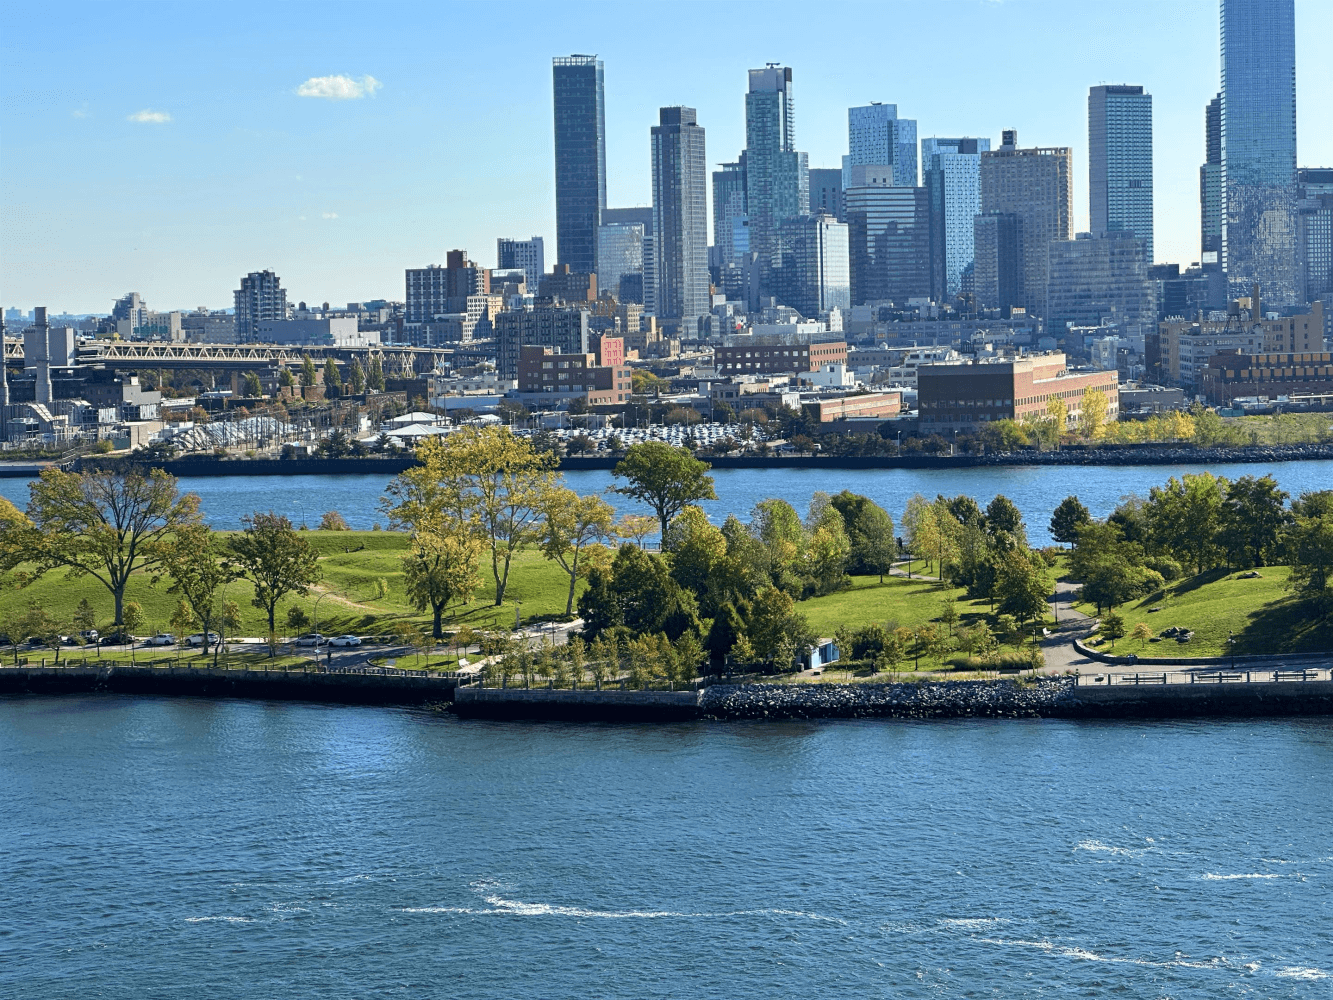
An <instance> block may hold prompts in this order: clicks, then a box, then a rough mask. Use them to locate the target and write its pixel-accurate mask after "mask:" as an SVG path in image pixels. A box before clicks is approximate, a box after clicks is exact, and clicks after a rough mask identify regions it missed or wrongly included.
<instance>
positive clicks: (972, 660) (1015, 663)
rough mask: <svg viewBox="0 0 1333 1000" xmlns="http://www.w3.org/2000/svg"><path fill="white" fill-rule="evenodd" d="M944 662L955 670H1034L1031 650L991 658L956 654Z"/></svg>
mask: <svg viewBox="0 0 1333 1000" xmlns="http://www.w3.org/2000/svg"><path fill="white" fill-rule="evenodd" d="M1038 652H1040V651H1038ZM944 662H945V664H946V665H948V666H949V667H952V668H953V669H954V670H978V671H987V670H988V671H996V670H1030V669H1032V653H1031V651H1029V650H1022V651H1020V650H1005V651H1004V652H998V653H991V654H990V655H989V656H971V655H969V654H967V653H954V654H953V655H952V656H950V657H949V658H948V659H947V660H945V661H944Z"/></svg>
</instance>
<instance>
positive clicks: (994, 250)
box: [972, 212, 1023, 316]
mask: <svg viewBox="0 0 1333 1000" xmlns="http://www.w3.org/2000/svg"><path fill="white" fill-rule="evenodd" d="M1018 230H1019V226H1018V216H1017V215H1015V214H1014V213H1012V212H984V213H982V214H981V215H978V216H977V217H976V218H974V219H973V220H972V242H973V252H974V255H975V257H974V264H973V271H972V290H973V292H974V293H975V294H976V298H977V308H979V309H999V310H1001V311H1002V312H1003V314H1004V315H1005V316H1008V315H1010V314H1011V313H1012V311H1013V309H1014V308H1015V307H1018V308H1022V307H1023V294H1022V291H1023V255H1022V252H1021V250H1020V248H1019V241H1018Z"/></svg>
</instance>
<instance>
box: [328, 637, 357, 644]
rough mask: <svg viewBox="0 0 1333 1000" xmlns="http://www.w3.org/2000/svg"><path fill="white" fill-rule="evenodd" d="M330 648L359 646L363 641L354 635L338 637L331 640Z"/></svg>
mask: <svg viewBox="0 0 1333 1000" xmlns="http://www.w3.org/2000/svg"><path fill="white" fill-rule="evenodd" d="M329 645H330V646H359V645H361V640H360V639H359V638H358V637H357V636H354V635H337V636H334V637H333V638H332V639H330V640H329Z"/></svg>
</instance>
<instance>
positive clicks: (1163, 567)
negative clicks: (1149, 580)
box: [1143, 556, 1185, 583]
mask: <svg viewBox="0 0 1333 1000" xmlns="http://www.w3.org/2000/svg"><path fill="white" fill-rule="evenodd" d="M1143 565H1145V566H1147V567H1148V569H1151V570H1156V571H1157V572H1158V573H1161V574H1162V579H1163V580H1165V581H1166V582H1167V583H1170V582H1171V581H1172V580H1179V579H1180V578H1181V577H1183V576H1184V575H1185V569H1184V567H1183V566H1181V565H1180V563H1179V562H1177V561H1176V560H1174V559H1171V558H1168V557H1167V556H1150V557H1149V558H1147V559H1145V560H1143Z"/></svg>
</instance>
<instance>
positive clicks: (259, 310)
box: [232, 271, 287, 344]
mask: <svg viewBox="0 0 1333 1000" xmlns="http://www.w3.org/2000/svg"><path fill="white" fill-rule="evenodd" d="M232 299H233V302H234V303H235V306H236V342H237V343H238V344H245V343H249V342H250V341H253V340H254V339H255V336H256V334H257V332H258V329H259V324H260V323H261V322H265V321H272V320H279V319H286V318H287V290H286V289H285V288H283V287H282V280H281V279H280V278H279V277H278V276H277V275H276V274H274V273H273V272H272V271H251V272H250V273H249V274H247V275H246V276H245V277H244V278H242V279H241V287H240V288H238V289H236V291H235V292H234V293H233V295H232Z"/></svg>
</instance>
